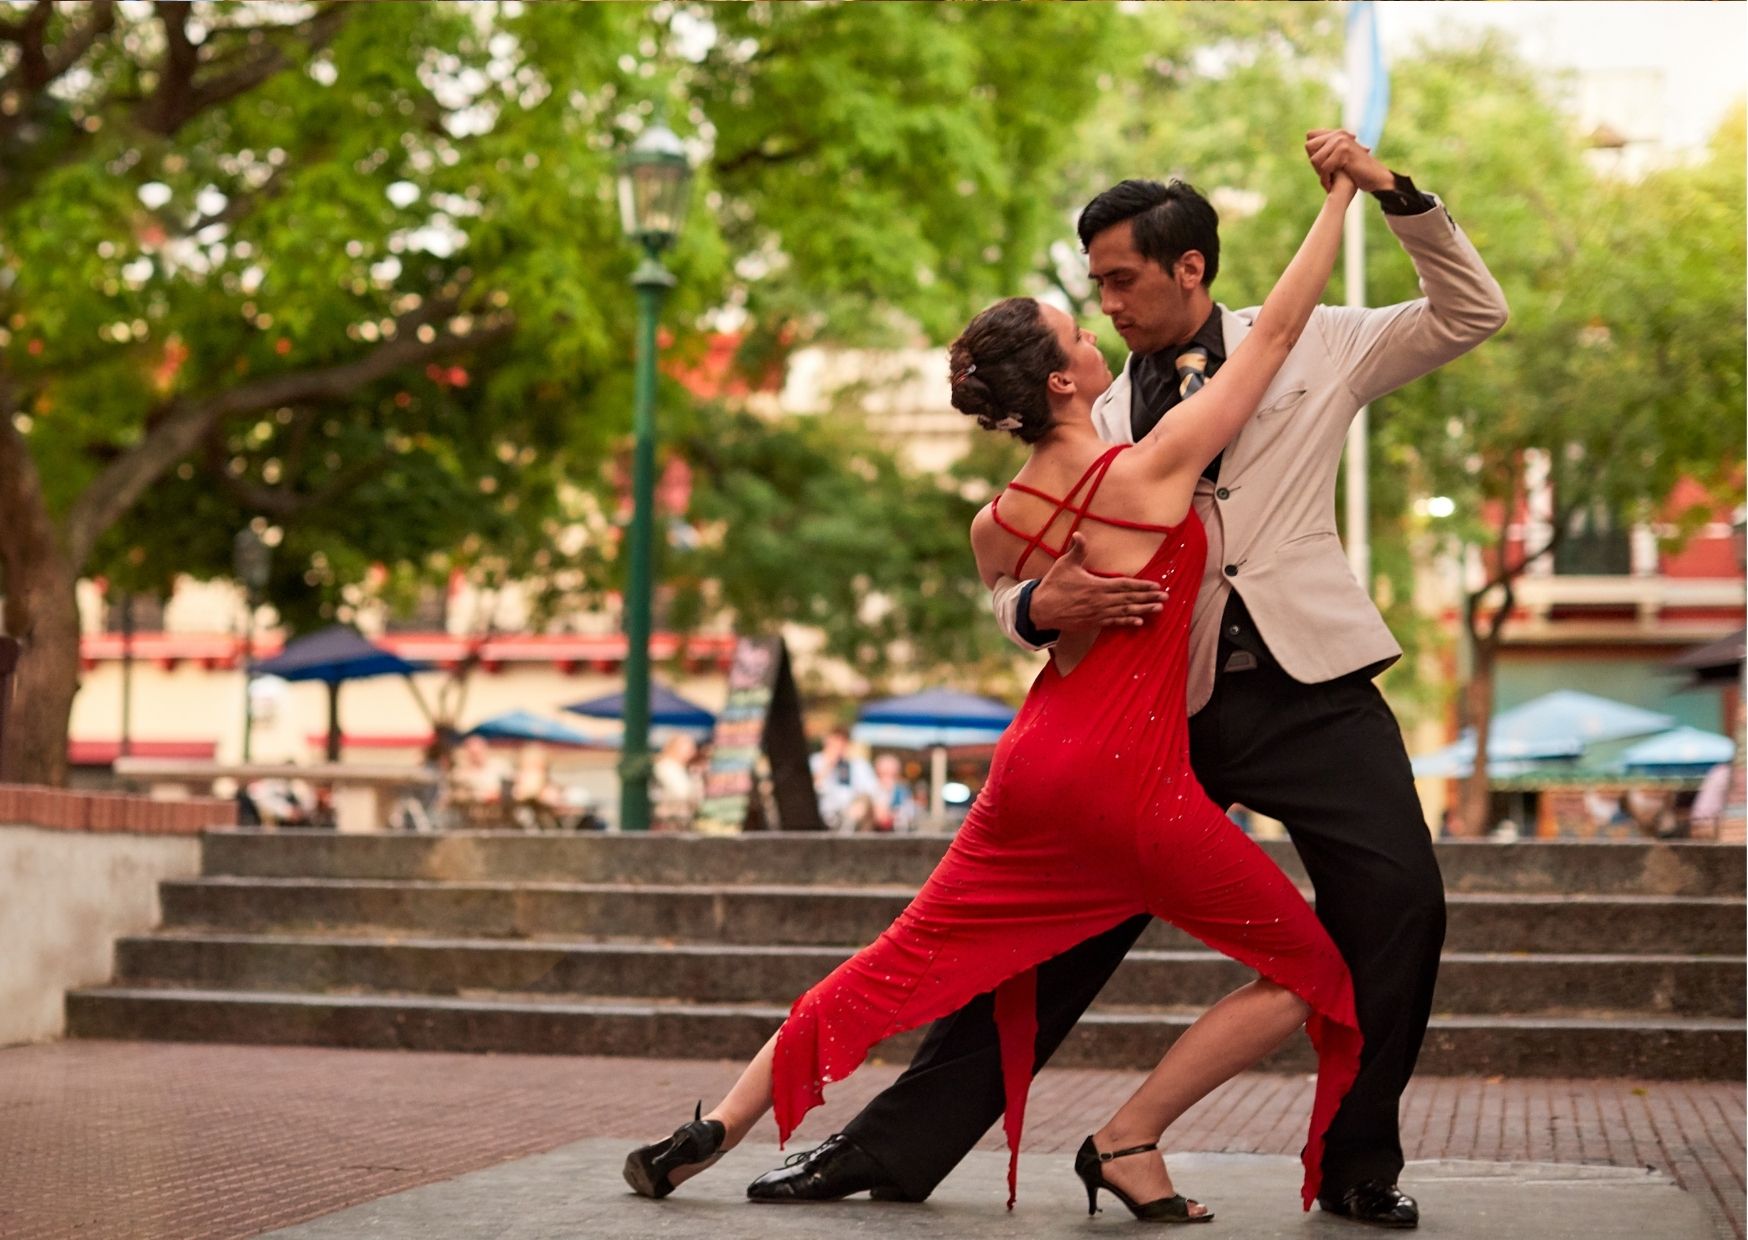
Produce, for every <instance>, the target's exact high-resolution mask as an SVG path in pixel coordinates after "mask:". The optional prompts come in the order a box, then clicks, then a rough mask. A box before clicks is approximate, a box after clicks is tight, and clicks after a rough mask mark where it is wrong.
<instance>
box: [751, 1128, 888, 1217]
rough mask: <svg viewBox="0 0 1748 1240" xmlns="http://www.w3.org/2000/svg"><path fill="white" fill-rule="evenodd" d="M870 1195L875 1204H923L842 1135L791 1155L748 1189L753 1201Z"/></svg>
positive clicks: (831, 1198) (864, 1151) (831, 1137)
mask: <svg viewBox="0 0 1748 1240" xmlns="http://www.w3.org/2000/svg"><path fill="white" fill-rule="evenodd" d="M852 1193H870V1194H872V1195H873V1197H874V1200H875V1201H921V1200H922V1198H921V1197H913V1196H911V1195H910V1194H909V1193H907V1192H905V1191H904V1189H902V1188H900V1187H899V1186H898V1184H897V1183H895V1182H894V1181H893V1178H892V1177H891V1176H890V1175H888V1174H887V1173H886V1169H885V1168H884V1167H882V1166H881V1165H880V1164H879V1163H877V1162H875V1161H874V1157H873V1155H871V1154H869V1153H868V1152H867V1151H866V1150H864V1149H863V1148H862V1147H861V1146H859V1145H857V1144H856V1143H855V1142H854V1141H852V1140H850V1139H849V1138H848V1137H846V1136H845V1135H844V1134H843V1133H841V1132H838V1133H833V1134H832V1135H831V1136H829V1137H827V1138H826V1139H825V1143H824V1144H823V1145H821V1146H820V1147H819V1148H818V1149H812V1150H802V1151H801V1152H800V1153H796V1154H791V1155H789V1157H788V1158H786V1159H785V1160H784V1161H783V1165H782V1166H781V1167H779V1168H778V1169H777V1170H775V1171H767V1172H765V1174H764V1175H761V1176H760V1177H759V1178H758V1179H756V1180H754V1181H753V1182H752V1183H751V1184H748V1185H747V1197H748V1198H749V1199H750V1200H752V1201H773V1202H793V1201H837V1200H838V1199H839V1198H842V1197H848V1196H850V1195H851V1194H852Z"/></svg>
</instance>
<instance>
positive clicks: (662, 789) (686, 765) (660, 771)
mask: <svg viewBox="0 0 1748 1240" xmlns="http://www.w3.org/2000/svg"><path fill="white" fill-rule="evenodd" d="M697 757H698V742H697V741H695V740H693V739H692V738H691V737H690V736H688V735H686V734H685V733H684V732H676V733H674V735H672V736H670V737H668V739H667V743H666V744H664V745H663V746H662V751H661V753H659V754H658V755H656V760H655V766H654V767H653V768H652V769H651V772H650V776H651V778H650V789H649V791H650V796H651V798H652V799H653V801H654V810H655V824H656V827H657V828H658V829H661V830H668V831H684V830H686V828H688V827H690V826H691V825H692V819H693V818H694V817H696V815H697V813H698V805H699V802H701V801H702V800H703V799H704V787H703V782H702V781H701V780H700V779H699V777H698V773H697V772H696V771H695V770H694V769H693V764H694V762H695V761H696V760H697Z"/></svg>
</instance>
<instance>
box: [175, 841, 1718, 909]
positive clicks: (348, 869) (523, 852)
mask: <svg viewBox="0 0 1748 1240" xmlns="http://www.w3.org/2000/svg"><path fill="white" fill-rule="evenodd" d="M950 842H951V837H949V836H899V837H890V836H888V837H878V836H828V835H806V834H794V835H785V834H775V835H760V834H755V835H744V836H733V837H720V836H690V835H668V834H663V835H592V834H591V835H558V834H549V835H538V834H537V835H523V834H513V833H504V832H447V833H440V834H417V835H415V834H372V835H340V834H336V833H334V832H332V831H273V832H262V831H249V830H233V831H215V832H210V833H208V834H207V835H205V836H204V837H203V857H204V866H205V873H207V874H209V875H215V876H216V875H237V876H250V875H252V876H256V877H280V878H289V877H298V876H308V877H324V876H325V877H334V878H340V877H353V878H378V879H431V880H447V881H456V882H480V881H492V880H522V881H533V882H540V881H571V882H598V883H624V882H667V883H691V882H699V883H707V884H733V883H753V884H761V883H762V884H770V883H786V882H788V883H793V882H802V883H806V884H826V885H832V884H840V885H842V884H850V885H854V884H862V883H876V884H880V883H891V884H898V885H901V886H907V887H910V888H912V889H914V888H915V887H917V886H919V885H920V884H921V883H922V882H923V880H924V879H926V878H927V877H928V874H929V871H930V870H931V869H933V868H934V865H935V862H936V861H937V860H939V858H940V856H941V854H942V853H943V852H945V851H946V848H947V846H948V844H949V843H950ZM1259 843H1260V844H1261V846H1262V848H1263V849H1264V851H1265V852H1267V853H1268V854H1269V856H1270V857H1272V858H1273V859H1274V861H1275V863H1276V864H1277V865H1279V866H1280V867H1281V868H1282V869H1283V870H1285V871H1286V872H1287V873H1288V874H1289V875H1290V876H1291V877H1292V878H1293V879H1294V881H1295V882H1303V881H1304V877H1305V876H1304V871H1303V868H1302V867H1301V866H1300V865H1299V860H1298V855H1297V854H1296V853H1295V852H1294V851H1293V848H1292V845H1291V844H1290V843H1289V842H1288V841H1286V840H1263V841H1259ZM1433 848H1434V851H1435V852H1436V853H1437V855H1438V860H1439V865H1440V867H1441V869H1442V870H1443V872H1444V877H1445V885H1446V888H1447V889H1448V890H1450V891H1452V892H1475V893H1480V892H1568V891H1570V892H1589V893H1591V894H1595V895H1606V894H1618V895H1625V894H1640V895H1671V896H1672V895H1696V896H1712V895H1718V896H1728V895H1741V894H1743V891H1744V881H1745V871H1744V867H1743V864H1742V861H1743V850H1742V847H1741V846H1740V845H1733V844H1712V843H1694V842H1687V841H1676V842H1664V841H1588V840H1525V841H1520V842H1517V843H1512V844H1502V843H1493V842H1491V841H1481V840H1438V841H1435V842H1434V845H1433Z"/></svg>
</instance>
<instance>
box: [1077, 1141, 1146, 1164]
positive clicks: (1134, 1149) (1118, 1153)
mask: <svg viewBox="0 0 1748 1240" xmlns="http://www.w3.org/2000/svg"><path fill="white" fill-rule="evenodd" d="M1093 1148H1094V1149H1095V1150H1096V1149H1097V1148H1098V1147H1097V1146H1094V1147H1093ZM1158 1148H1159V1142H1157V1141H1155V1142H1154V1143H1153V1144H1152V1145H1131V1146H1130V1147H1129V1148H1128V1149H1126V1150H1112V1151H1111V1152H1110V1153H1109V1154H1104V1153H1101V1154H1100V1155H1099V1161H1100V1162H1102V1163H1108V1162H1110V1161H1111V1160H1112V1159H1114V1158H1127V1157H1128V1156H1129V1155H1131V1154H1145V1153H1147V1152H1148V1151H1149V1150H1156V1149H1158Z"/></svg>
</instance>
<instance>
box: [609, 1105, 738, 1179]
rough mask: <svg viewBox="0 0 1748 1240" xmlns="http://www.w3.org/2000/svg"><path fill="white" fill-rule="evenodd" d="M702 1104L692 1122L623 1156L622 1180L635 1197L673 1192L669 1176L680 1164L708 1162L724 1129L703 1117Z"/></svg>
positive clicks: (720, 1139) (722, 1136) (724, 1133)
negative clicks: (662, 1138) (623, 1177)
mask: <svg viewBox="0 0 1748 1240" xmlns="http://www.w3.org/2000/svg"><path fill="white" fill-rule="evenodd" d="M703 1116H704V1103H703V1102H699V1103H698V1105H697V1107H696V1109H694V1110H693V1112H692V1122H691V1123H689V1124H681V1125H680V1126H679V1127H678V1128H676V1129H674V1135H673V1136H671V1137H669V1138H668V1139H667V1140H666V1141H657V1142H656V1143H655V1144H654V1145H643V1146H639V1147H638V1148H637V1149H635V1150H632V1151H631V1153H629V1154H627V1155H626V1156H625V1182H626V1183H627V1184H629V1185H631V1191H632V1192H634V1193H636V1194H637V1195H638V1196H639V1197H648V1198H650V1199H651V1200H653V1201H660V1200H661V1199H662V1198H663V1197H666V1196H667V1195H668V1194H669V1193H671V1192H673V1191H674V1182H673V1180H671V1179H669V1178H668V1177H670V1176H671V1175H673V1173H674V1172H676V1171H678V1170H679V1169H680V1168H681V1167H691V1166H695V1165H696V1164H698V1163H703V1162H709V1161H710V1160H711V1159H712V1158H715V1157H716V1154H717V1151H718V1150H720V1149H721V1148H722V1142H723V1139H724V1138H725V1137H727V1136H728V1130H727V1129H726V1128H724V1127H723V1126H722V1124H721V1123H720V1122H719V1121H717V1120H713V1119H705V1118H703Z"/></svg>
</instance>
